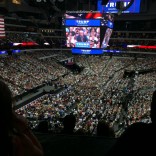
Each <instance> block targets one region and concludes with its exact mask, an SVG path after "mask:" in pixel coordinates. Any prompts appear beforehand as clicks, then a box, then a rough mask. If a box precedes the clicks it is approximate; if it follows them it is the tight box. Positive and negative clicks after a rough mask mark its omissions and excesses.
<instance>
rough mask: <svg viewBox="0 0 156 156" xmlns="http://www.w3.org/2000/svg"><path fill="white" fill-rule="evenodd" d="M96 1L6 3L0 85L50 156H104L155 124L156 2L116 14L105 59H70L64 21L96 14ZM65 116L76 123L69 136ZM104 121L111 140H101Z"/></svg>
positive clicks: (0, 14)
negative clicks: (132, 131)
mask: <svg viewBox="0 0 156 156" xmlns="http://www.w3.org/2000/svg"><path fill="white" fill-rule="evenodd" d="M97 1H98V0H70V1H69V0H49V1H48V0H8V1H5V0H1V1H0V23H3V21H4V31H3V30H1V28H0V79H1V80H3V81H5V83H6V84H7V85H8V86H9V88H10V90H11V91H12V94H13V99H14V105H13V108H14V110H15V111H16V113H18V114H19V115H21V116H23V117H25V118H27V120H28V121H29V126H30V128H31V130H32V131H33V132H34V134H35V135H36V136H37V138H38V139H39V140H40V142H41V144H42V145H43V148H44V152H45V156H51V155H53V156H55V155H56V156H59V155H62V154H65V155H67V154H68V155H90V156H91V155H96V154H100V155H101V154H102V155H106V154H107V152H108V151H109V149H110V148H111V147H112V146H113V145H114V144H115V142H116V140H117V139H118V138H119V137H120V136H121V135H122V134H123V133H124V131H125V130H126V129H127V127H129V126H130V125H132V124H134V123H137V122H144V123H151V119H150V110H151V108H150V106H151V100H152V94H153V92H154V91H155V90H156V26H155V25H156V10H155V8H156V1H154V0H141V2H140V11H139V13H123V12H122V11H120V9H121V8H119V9H118V12H117V13H111V16H113V18H114V28H113V31H112V35H111V37H110V40H109V43H108V46H107V47H106V48H105V49H104V50H105V52H104V53H102V54H100V55H94V54H90V55H88V54H87V55H86V54H72V52H71V49H72V48H71V47H67V45H66V32H65V26H63V25H62V20H63V18H62V17H63V15H64V13H65V12H66V11H71V12H77V11H78V12H79V13H81V12H82V13H84V12H85V11H88V12H90V13H93V12H96V13H97ZM110 1H112V0H110ZM119 1H121V0H119ZM130 1H131V0H129V2H130ZM103 2H105V1H103ZM134 2H135V0H134ZM107 3H108V4H107ZM107 3H106V4H104V5H109V4H110V3H111V2H109V1H107ZM102 6H103V5H102ZM84 10H85V11H84ZM103 13H105V12H103ZM1 26H2V25H1ZM1 26H0V27H1ZM67 115H71V116H74V117H75V119H76V123H75V126H74V131H73V133H72V134H71V135H70V134H64V133H63V123H64V121H65V116H67ZM71 120H72V119H71ZM101 121H103V122H105V123H106V124H107V125H108V126H109V128H110V129H111V130H112V131H113V132H112V133H113V134H112V135H111V136H109V135H106V136H105V135H101V136H99V135H98V133H97V132H98V128H97V125H98V123H99V122H101ZM71 122H72V121H71Z"/></svg>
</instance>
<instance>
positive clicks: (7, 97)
mask: <svg viewBox="0 0 156 156" xmlns="http://www.w3.org/2000/svg"><path fill="white" fill-rule="evenodd" d="M0 104H1V109H0V119H1V124H2V126H1V128H4V129H5V130H7V131H8V130H9V129H10V128H11V126H12V124H11V123H12V94H11V91H10V89H9V87H8V86H7V85H6V84H5V83H4V82H3V81H1V80H0Z"/></svg>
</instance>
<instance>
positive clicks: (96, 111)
mask: <svg viewBox="0 0 156 156" xmlns="http://www.w3.org/2000/svg"><path fill="white" fill-rule="evenodd" d="M75 60H76V62H77V63H78V64H79V65H82V66H85V69H84V71H83V72H82V73H81V74H79V75H76V76H75V75H73V74H71V73H70V74H68V75H66V76H65V77H61V78H60V79H59V81H60V82H61V83H62V84H63V83H64V84H66V86H67V87H68V89H69V90H65V91H64V93H60V94H57V95H50V94H48V95H45V96H44V97H41V98H39V99H37V100H35V101H33V102H32V103H30V104H28V105H27V106H24V107H22V108H21V109H19V110H17V112H18V113H19V114H21V115H24V116H25V117H29V118H30V117H32V118H35V122H33V123H35V124H32V127H33V128H35V127H37V126H38V124H39V121H40V120H44V119H47V121H48V122H49V125H50V127H49V129H50V130H52V131H53V132H54V131H55V130H56V131H57V132H58V131H59V132H60V129H61V128H62V122H61V120H60V118H63V117H64V116H65V115H67V114H70V113H72V114H73V115H75V116H76V126H75V130H74V131H75V132H79V131H81V132H82V131H83V133H85V134H95V133H96V127H97V124H98V121H99V120H101V119H103V120H105V121H106V122H107V123H109V126H110V127H111V128H113V129H114V131H115V135H116V136H119V135H120V134H121V133H122V132H123V130H124V129H125V127H127V126H128V125H131V124H132V123H135V122H139V121H144V122H150V120H149V111H150V109H149V108H150V102H151V95H152V91H153V90H152V89H154V88H155V87H156V82H155V79H154V76H155V72H153V73H150V74H149V73H148V76H146V74H144V75H136V76H135V77H126V78H124V77H123V74H124V70H125V69H133V70H136V71H137V70H138V69H149V68H155V65H156V64H155V59H154V58H153V59H152V58H151V59H149V58H148V60H147V59H139V60H134V59H132V58H125V59H123V58H112V59H109V58H108V57H102V56H95V57H93V56H89V57H85V56H75ZM145 66H146V68H145ZM149 75H150V77H151V78H149ZM141 77H143V79H141ZM145 86H148V89H146V88H145ZM131 93H132V97H129V95H130V94H131ZM34 125H35V126H34ZM56 131H55V132H56Z"/></svg>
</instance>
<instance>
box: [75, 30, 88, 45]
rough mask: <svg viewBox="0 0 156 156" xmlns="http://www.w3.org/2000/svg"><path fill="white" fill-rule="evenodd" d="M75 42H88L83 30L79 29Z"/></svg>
mask: <svg viewBox="0 0 156 156" xmlns="http://www.w3.org/2000/svg"><path fill="white" fill-rule="evenodd" d="M76 40H77V42H88V38H87V36H86V35H85V34H84V31H83V30H80V31H79V35H78V36H77V37H76Z"/></svg>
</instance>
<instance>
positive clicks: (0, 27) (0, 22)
mask: <svg viewBox="0 0 156 156" xmlns="http://www.w3.org/2000/svg"><path fill="white" fill-rule="evenodd" d="M2 37H5V28H4V18H3V17H2V16H0V38H2Z"/></svg>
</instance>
